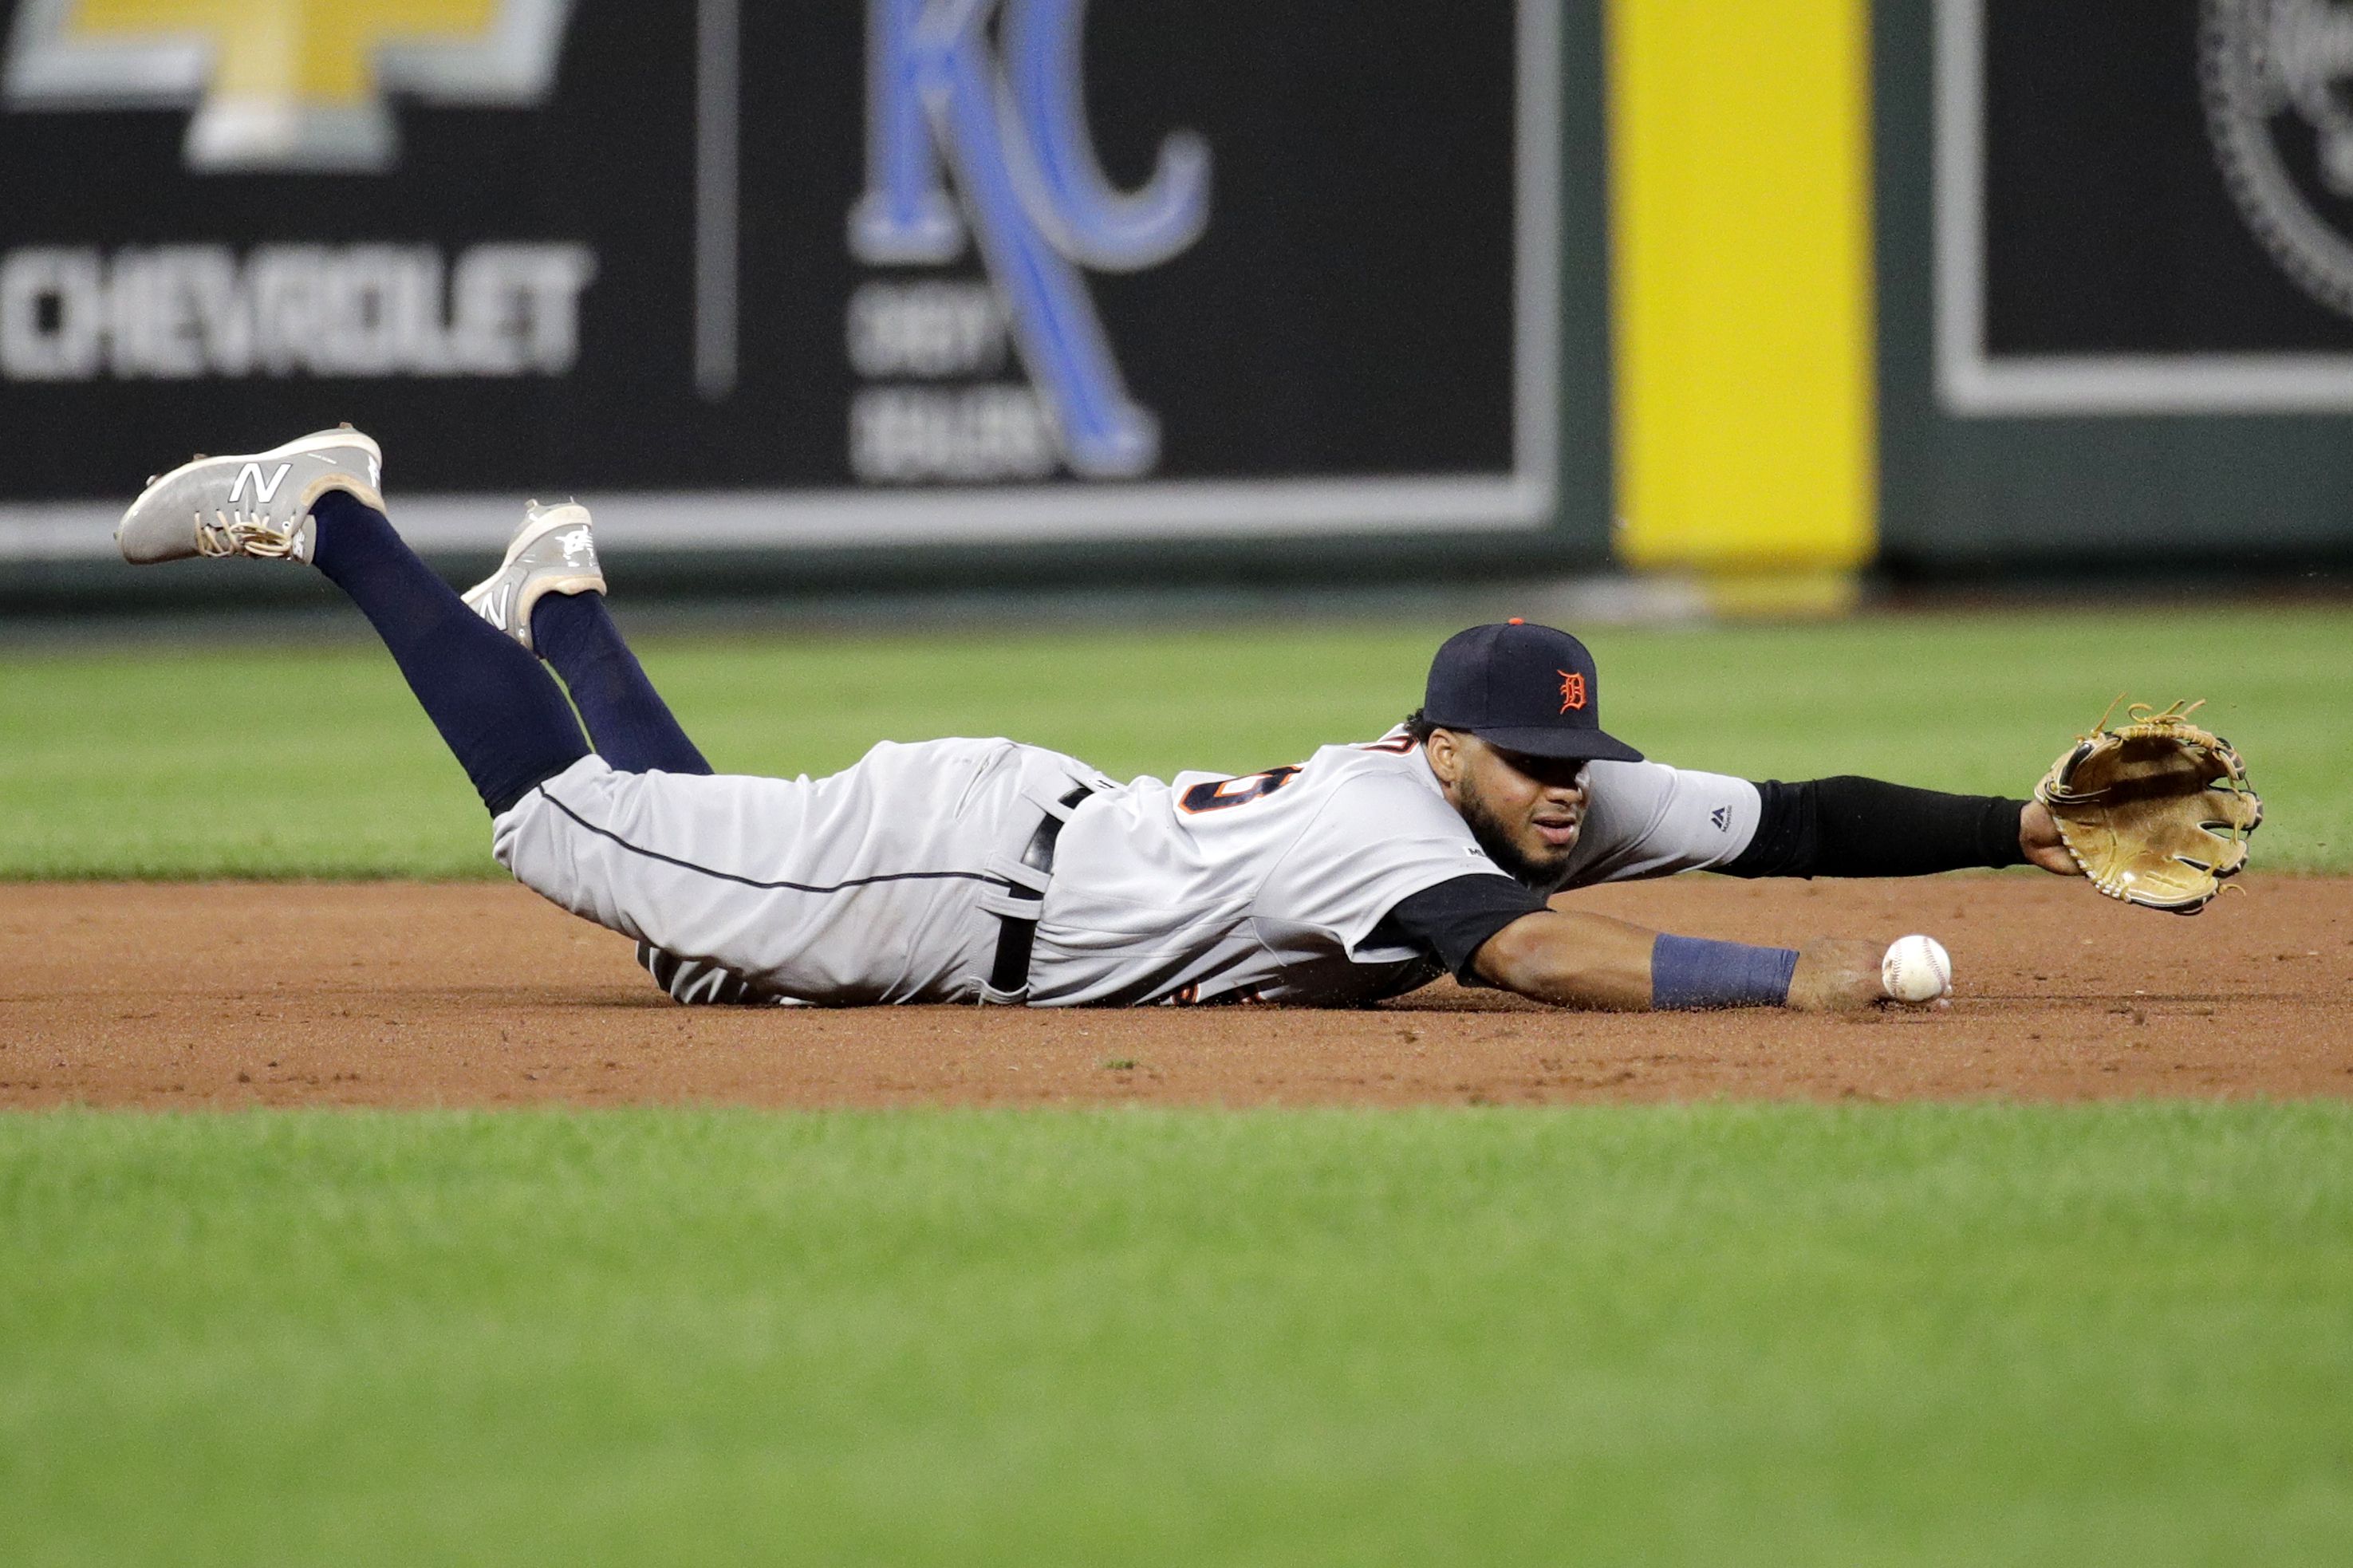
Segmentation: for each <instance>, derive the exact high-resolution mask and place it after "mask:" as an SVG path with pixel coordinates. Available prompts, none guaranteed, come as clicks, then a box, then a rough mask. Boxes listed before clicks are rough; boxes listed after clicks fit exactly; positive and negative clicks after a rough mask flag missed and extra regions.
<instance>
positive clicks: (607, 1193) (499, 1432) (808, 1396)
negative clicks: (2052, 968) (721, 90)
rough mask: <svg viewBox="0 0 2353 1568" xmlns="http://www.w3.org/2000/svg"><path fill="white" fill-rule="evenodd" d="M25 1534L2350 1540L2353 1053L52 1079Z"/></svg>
mask: <svg viewBox="0 0 2353 1568" xmlns="http://www.w3.org/2000/svg"><path fill="white" fill-rule="evenodd" d="M0 1280H5V1285H0V1561H5V1562H6V1563H9V1564H11V1568H46V1565H48V1564H66V1563H74V1564H79V1563H173V1564H179V1563H209V1562H224V1563H226V1562H235V1563H268V1562H286V1563H295V1562H299V1563H343V1564H349V1563H390V1564H401V1565H404V1568H407V1565H414V1564H419V1563H455V1562H460V1561H462V1562H476V1563H565V1564H567V1565H570V1564H593V1563H621V1564H631V1565H636V1564H641V1563H728V1562H744V1561H754V1560H773V1561H792V1562H807V1563H881V1564H892V1565H893V1568H903V1565H908V1564H921V1563H982V1562H1005V1563H1024V1564H1032V1563H1173V1564H1185V1565H1187V1568H1192V1565H1198V1564H1208V1563H1260V1564H1275V1563H1330V1564H1341V1563H1373V1562H1393V1563H1462V1564H1477V1565H1489V1564H1498V1563H1566V1562H1577V1563H1704V1564H1710V1565H1714V1564H1720V1563H1767V1562H1786V1563H1860V1562H1870V1563H1962V1562H1982V1563H2058V1564H2070V1565H2073V1564H2080V1563H2137V1564H2164V1563H2318V1562H2324V1561H2336V1560H2338V1559H2339V1557H2340V1556H2341V1553H2342V1551H2343V1548H2344V1545H2345V1542H2347V1541H2348V1539H2353V1108H2348V1107H2345V1106H2319V1105H2304V1106H2288V1107H2271V1108H2265V1107H2253V1106H2202V1107H2190V1106H2138V1107H2111V1108H2106V1109H2091V1110H2052V1109H2023V1108H2000V1107H1983V1106H1981V1107H1965V1108H1957V1107H1945V1108H1936V1107H1913V1108H1908V1109H1902V1110H1869V1111H1851V1112H1841V1111H1837V1110H1820V1109H1811V1108H1801V1107H1781V1108H1764V1107H1727V1106H1705V1107H1694V1108H1682V1109H1660V1110H1588V1111H1570V1112H1551V1113H1521V1112H1461V1111H1456V1112H1436V1111H1433V1112H1419V1113H1404V1114H1391V1115H1371V1114H1361V1113H1356V1114H1352V1113H1345V1112H1331V1113H1309V1114H1297V1113H1292V1114H1283V1113H1265V1114H1250V1115H1241V1116H1220V1115H1215V1114H1206V1113H1185V1114H1165V1113H1119V1112H1111V1113H1091V1114H1076V1113H1072V1114H1046V1115H1026V1116H1024V1115H1009V1114H995V1115H992V1114H903V1115H873V1116H863V1115H838V1116H817V1117H796V1118H767V1117H760V1116H755V1115H752V1114H737V1113H704V1112H667V1113H665V1112H637V1113H622V1114H597V1115H556V1114H526V1115H507V1116H497V1115H455V1114H449V1115H442V1114H435V1115H423V1116H388V1115H348V1114H346V1115H338V1114H305V1115H278V1114H257V1115H248V1116H231V1117H193V1118H161V1117H145V1116H98V1115H90V1114H80V1113H66V1114H57V1115H44V1116H37V1117H14V1118H6V1119H0Z"/></svg>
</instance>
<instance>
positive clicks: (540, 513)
mask: <svg viewBox="0 0 2353 1568" xmlns="http://www.w3.org/2000/svg"><path fill="white" fill-rule="evenodd" d="M593 526H594V525H593V524H592V523H591V522H590V521H589V518H588V509H587V508H586V507H585V506H582V505H581V504H580V503H579V502H578V501H568V502H566V503H565V504H564V505H562V506H545V507H543V506H542V505H540V504H539V503H538V502H537V501H533V502H532V503H531V504H530V505H529V506H527V507H525V508H524V509H523V514H522V527H521V528H518V529H516V530H515V535H514V537H513V538H512V539H511V540H509V541H508V542H507V555H506V559H505V560H503V561H501V562H500V563H499V569H498V570H497V571H495V572H493V573H491V574H490V575H489V576H487V577H485V578H483V579H482V580H481V581H480V582H479V583H477V584H474V585H473V586H472V587H470V588H469V589H467V590H466V592H465V595H464V597H465V600H466V606H467V608H469V609H470V610H472V611H473V612H474V614H476V615H478V616H481V617H482V619H484V620H486V621H488V622H490V623H491V625H492V626H496V627H498V628H499V630H501V631H502V632H504V633H506V634H507V636H509V637H512V638H514V640H515V641H517V642H519V643H521V644H522V646H523V647H531V607H532V606H533V605H536V604H538V603H539V601H540V596H541V595H543V594H601V593H603V592H604V591H605V573H604V569H603V568H602V567H600V566H599V565H597V563H596V534H595V533H594V531H592V530H593ZM537 651H538V650H537V649H535V648H534V649H533V652H537Z"/></svg>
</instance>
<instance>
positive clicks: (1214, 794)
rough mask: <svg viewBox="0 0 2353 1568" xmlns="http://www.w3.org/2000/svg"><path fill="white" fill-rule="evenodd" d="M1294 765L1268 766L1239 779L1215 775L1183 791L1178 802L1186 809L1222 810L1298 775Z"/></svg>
mask: <svg viewBox="0 0 2353 1568" xmlns="http://www.w3.org/2000/svg"><path fill="white" fill-rule="evenodd" d="M1298 773H1299V770H1298V769H1297V768H1296V767H1282V768H1269V769H1267V770H1266V772H1264V773H1244V774H1243V775H1242V776H1241V777H1240V778H1238V779H1215V780H1212V781H1211V782H1209V783H1208V784H1195V785H1194V786H1193V787H1192V788H1191V789H1188V790H1187V791H1186V792H1185V794H1184V795H1183V797H1182V798H1180V799H1179V800H1178V801H1177V803H1176V804H1177V805H1181V806H1183V807H1184V808H1185V809H1186V810H1187V811H1193V812H1200V811H1223V810H1225V809H1226V807H1228V806H1229V805H1247V804H1248V803H1250V802H1251V801H1254V800H1262V799H1264V798H1265V797H1266V796H1268V795H1272V794H1273V793H1274V792H1275V791H1276V790H1279V789H1281V788H1282V786H1283V785H1285V784H1289V783H1290V782H1291V781H1292V780H1293V778H1295V777H1297V776H1298Z"/></svg>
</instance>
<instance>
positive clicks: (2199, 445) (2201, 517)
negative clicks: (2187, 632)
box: [1873, 0, 2353, 575]
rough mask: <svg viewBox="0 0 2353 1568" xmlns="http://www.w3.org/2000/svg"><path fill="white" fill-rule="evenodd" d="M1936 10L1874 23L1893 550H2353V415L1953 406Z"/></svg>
mask: <svg viewBox="0 0 2353 1568" xmlns="http://www.w3.org/2000/svg"><path fill="white" fill-rule="evenodd" d="M2061 3H2063V4H2068V5H2078V4H2079V0H2061ZM2094 9H2097V10H2101V11H2105V12H2107V13H2111V14H2113V15H2114V16H2115V18H2116V26H2120V27H2121V26H2131V25H2132V24H2133V22H2134V20H2135V19H2136V17H2135V15H2134V12H2135V7H2130V6H2126V5H2106V6H2099V7H2095V8H2094ZM1935 25H1936V16H1935V7H1934V5H1932V4H1931V3H1930V0H1885V3H1883V4H1881V5H1878V6H1877V7H1876V16H1875V20H1874V24H1873V26H1874V36H1873V78H1874V83H1875V99H1876V107H1875V116H1874V118H1875V124H1874V132H1875V136H1874V162H1875V177H1876V182H1877V185H1878V214H1877V218H1878V225H1877V238H1876V249H1877V266H1878V300H1877V308H1878V315H1879V332H1878V336H1879V369H1878V382H1879V394H1880V419H1881V424H1880V530H1881V542H1882V559H1883V563H1885V564H1886V565H1887V566H1889V567H1890V568H1891V569H1894V570H1895V571H1897V572H1899V573H1917V574H1924V575H1938V574H1953V573H1956V572H1958V573H1963V574H1975V573H1978V572H1982V571H1985V570H1988V569H2004V568H2017V569H2022V570H2029V571H2052V570H2059V571H2069V570H2079V569H2090V570H2102V569H2107V568H2110V567H2115V568H2132V567H2138V566H2145V565H2147V564H2148V563H2150V562H2151V559H2152V554H2153V552H2155V551H2158V550H2165V549H2168V548H2172V549H2179V548H2181V547H2185V546H2187V547H2189V548H2191V549H2195V550H2199V551H2200V552H2205V553H2204V554H2203V556H2202V559H2204V560H2206V561H2209V562H2211V563H2213V564H2216V565H2220V566H2234V565H2251V566H2261V565H2266V564H2271V565H2277V564H2285V563H2295V562H2299V561H2308V560H2319V559H2334V558H2338V557H2344V556H2348V555H2353V417H2348V416H2344V415H2337V414H2293V415H2282V414H2194V415H2153V414H2116V415H2090V416H2086V415H2074V416H1956V415H1954V414H1952V413H1949V412H1947V410H1946V409H1945V408H1944V407H1943V406H1942V405H1941V404H1940V402H1939V399H1938V397H1937V395H1936V361H1935V348H1934V344H1935V331H1934V327H1935V321H1934V308H1935V300H1934V285H1935V268H1934V245H1935V229H1934V219H1935V191H1934V176H1935V146H1936V121H1935V112H1934V110H1935V102H1936V99H1935V76H1934V61H1935V56H1934V43H1935V38H1934V33H1935ZM2082 63H2083V68H2085V69H2089V70H2097V69H2099V68H2101V60H2100V59H2099V58H2085V59H2084V60H2083V62H2082Z"/></svg>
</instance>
